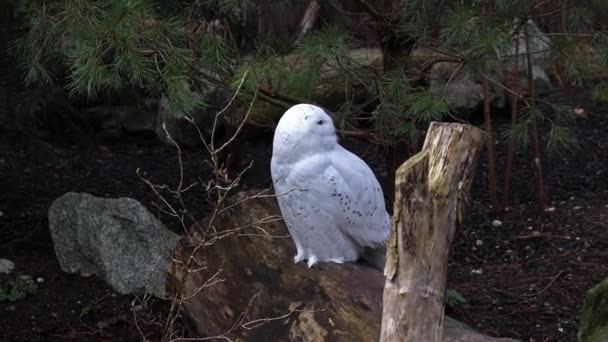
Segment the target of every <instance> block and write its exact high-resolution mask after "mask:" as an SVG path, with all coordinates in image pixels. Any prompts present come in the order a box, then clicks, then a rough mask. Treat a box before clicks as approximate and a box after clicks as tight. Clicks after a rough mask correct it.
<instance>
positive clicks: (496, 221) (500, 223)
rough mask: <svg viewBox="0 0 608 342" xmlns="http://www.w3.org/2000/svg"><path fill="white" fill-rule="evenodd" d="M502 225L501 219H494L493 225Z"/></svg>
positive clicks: (496, 226)
mask: <svg viewBox="0 0 608 342" xmlns="http://www.w3.org/2000/svg"><path fill="white" fill-rule="evenodd" d="M500 226H502V222H501V221H500V220H494V221H492V227H495V228H498V227H500Z"/></svg>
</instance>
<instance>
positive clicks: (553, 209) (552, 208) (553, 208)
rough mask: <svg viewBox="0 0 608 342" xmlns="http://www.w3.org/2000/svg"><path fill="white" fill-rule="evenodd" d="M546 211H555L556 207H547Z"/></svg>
mask: <svg viewBox="0 0 608 342" xmlns="http://www.w3.org/2000/svg"><path fill="white" fill-rule="evenodd" d="M545 211H546V212H548V213H553V212H555V207H549V208H547V209H545Z"/></svg>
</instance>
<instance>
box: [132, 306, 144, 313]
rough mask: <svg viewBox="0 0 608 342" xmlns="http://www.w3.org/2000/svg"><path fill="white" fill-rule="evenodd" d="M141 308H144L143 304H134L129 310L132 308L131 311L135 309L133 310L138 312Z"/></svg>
mask: <svg viewBox="0 0 608 342" xmlns="http://www.w3.org/2000/svg"><path fill="white" fill-rule="evenodd" d="M143 309H144V306H143V305H135V306H133V307H132V308H131V310H133V311H135V312H139V311H141V310H143Z"/></svg>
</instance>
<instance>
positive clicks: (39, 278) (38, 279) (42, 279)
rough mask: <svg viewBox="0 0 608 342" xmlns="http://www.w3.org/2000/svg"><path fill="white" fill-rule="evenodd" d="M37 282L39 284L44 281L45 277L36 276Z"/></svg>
mask: <svg viewBox="0 0 608 342" xmlns="http://www.w3.org/2000/svg"><path fill="white" fill-rule="evenodd" d="M36 282H37V283H39V284H41V283H44V278H42V277H38V278H36Z"/></svg>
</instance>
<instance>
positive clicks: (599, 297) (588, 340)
mask: <svg viewBox="0 0 608 342" xmlns="http://www.w3.org/2000/svg"><path fill="white" fill-rule="evenodd" d="M578 341H579V342H604V341H608V278H606V279H605V280H604V281H603V282H601V283H599V284H598V285H596V286H595V287H593V288H592V289H591V290H589V291H587V294H586V295H585V304H584V306H583V315H582V318H581V323H580V325H579V330H578Z"/></svg>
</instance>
